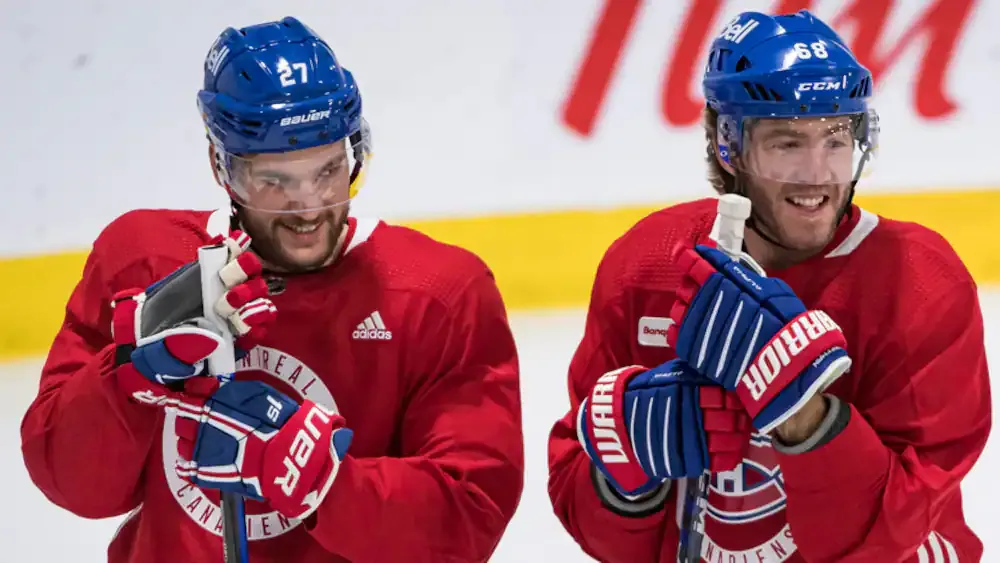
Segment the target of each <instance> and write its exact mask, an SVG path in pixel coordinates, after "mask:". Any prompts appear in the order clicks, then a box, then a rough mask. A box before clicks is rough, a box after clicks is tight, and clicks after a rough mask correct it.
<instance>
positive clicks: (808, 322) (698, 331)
mask: <svg viewBox="0 0 1000 563" xmlns="http://www.w3.org/2000/svg"><path fill="white" fill-rule="evenodd" d="M676 262H677V265H678V266H679V267H680V269H681V270H682V271H684V272H685V275H684V282H682V284H681V288H680V289H679V290H678V292H677V298H678V301H677V303H675V304H674V307H673V310H671V312H670V317H671V318H672V319H673V320H674V322H675V324H674V325H673V326H671V328H670V329H669V330H668V333H667V338H668V342H669V343H670V345H671V346H672V347H673V348H674V350H675V351H676V353H677V356H678V357H679V358H682V359H684V360H685V361H686V362H687V363H688V365H690V366H691V368H692V369H694V370H695V371H697V372H698V373H699V374H701V375H703V376H705V377H707V378H708V379H710V380H712V381H714V382H716V383H718V384H719V385H722V386H723V387H724V388H726V389H728V390H731V391H735V392H736V394H737V395H738V396H739V398H740V401H741V402H742V403H743V406H744V407H745V408H746V410H747V413H748V414H749V415H750V417H751V418H752V419H753V425H754V427H755V428H757V429H758V430H759V431H760V432H761V433H763V434H767V433H769V432H770V431H771V430H773V429H774V428H776V427H778V426H779V425H780V424H781V423H782V422H784V421H785V420H787V419H788V418H789V417H791V416H792V415H793V414H795V413H796V412H797V411H798V410H799V409H800V408H802V406H803V405H805V403H806V402H807V401H808V400H809V399H810V398H811V397H812V396H813V395H815V394H816V393H819V392H821V391H823V390H824V389H826V388H827V387H828V386H829V385H830V384H831V383H833V382H834V381H836V379H837V378H838V377H840V376H841V375H843V374H844V373H845V372H846V371H847V370H848V369H850V367H851V358H850V357H849V356H848V355H847V352H846V351H845V350H844V348H845V346H846V345H847V344H846V340H845V339H844V335H843V333H842V332H841V330H840V327H839V326H837V324H836V323H835V322H834V321H833V319H831V318H830V317H829V316H828V315H827V314H826V313H824V312H823V311H809V310H806V307H805V305H804V304H803V303H802V301H801V300H800V299H799V298H798V297H797V296H796V295H795V293H794V292H793V291H792V289H791V288H790V287H789V286H788V284H786V283H785V282H783V281H781V280H780V279H777V278H768V277H765V276H763V275H762V272H761V271H760V267H759V266H757V265H756V263H755V262H754V261H753V260H752V259H751V258H750V257H749V256H744V257H743V258H742V259H741V261H740V262H736V261H734V260H733V259H731V258H730V257H729V256H727V255H726V254H724V253H723V252H721V251H720V250H717V249H715V248H712V247H709V246H703V245H699V246H696V247H695V248H694V249H693V250H692V249H685V250H682V251H680V252H679V253H678V254H677V257H676Z"/></svg>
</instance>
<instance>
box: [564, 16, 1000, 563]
mask: <svg viewBox="0 0 1000 563" xmlns="http://www.w3.org/2000/svg"><path fill="white" fill-rule="evenodd" d="M703 87H704V93H705V97H706V99H707V107H706V109H705V129H706V132H707V140H708V161H709V166H710V172H711V173H710V178H711V181H712V184H713V187H714V188H715V189H716V191H717V192H719V193H720V194H729V193H734V194H739V195H742V196H745V197H746V198H748V199H749V200H750V201H751V203H752V206H751V214H750V218H749V219H748V220H747V223H746V227H747V228H746V229H745V239H744V241H745V244H744V252H745V254H744V255H743V256H737V258H738V260H733V259H731V258H730V257H729V255H727V254H724V253H723V252H721V251H720V250H718V249H717V248H716V245H715V243H714V242H713V241H714V240H715V238H714V235H713V227H714V226H715V222H716V208H717V200H716V199H714V198H712V199H706V200H701V201H694V202H688V203H683V204H680V205H676V206H672V207H669V208H666V209H663V210H661V211H658V212H656V213H653V214H651V215H650V216H648V217H646V218H644V219H643V220H641V221H640V222H639V223H638V224H636V225H635V226H634V227H633V228H632V229H631V230H629V231H628V232H627V233H626V234H625V235H623V236H622V237H621V238H620V239H619V240H617V241H616V242H615V243H614V244H613V245H612V246H611V247H610V248H609V249H608V251H607V253H606V254H605V256H604V258H603V260H602V262H601V264H600V266H599V269H598V272H597V276H596V280H595V282H594V286H593V293H592V296H591V302H590V308H589V312H588V315H587V320H586V327H585V333H584V336H583V339H582V341H581V343H580V345H579V348H578V349H577V351H576V354H575V356H574V358H573V360H572V363H571V365H570V368H569V390H570V402H571V410H570V411H569V412H568V413H566V415H565V417H563V418H562V419H561V420H559V421H558V422H557V423H556V424H555V426H554V428H553V429H552V432H551V435H550V442H549V447H550V449H549V470H550V474H549V492H550V496H551V500H552V503H553V506H554V509H555V513H556V514H557V516H558V517H559V519H560V520H561V521H562V523H563V525H564V526H565V528H566V530H567V531H568V532H569V533H570V534H571V535H572V536H573V538H574V539H575V540H576V541H577V542H578V543H579V545H580V546H581V547H582V549H583V550H584V551H585V552H586V553H588V554H589V555H591V556H593V557H595V558H597V559H599V560H600V561H608V562H640V561H649V562H653V561H671V560H677V559H675V558H677V557H678V555H680V558H681V559H683V560H689V561H691V560H698V559H703V560H704V561H712V562H719V563H731V562H737V563H749V562H753V563H761V562H770V563H774V562H781V561H786V562H810V563H814V562H822V561H865V562H889V561H913V562H918V561H919V562H945V561H950V562H958V561H978V560H979V559H980V557H981V554H982V544H981V542H980V540H979V539H977V537H976V535H975V534H974V533H973V531H972V530H970V528H969V526H968V525H967V524H966V522H965V521H964V517H963V514H962V500H961V491H960V490H959V484H960V483H961V481H962V479H963V477H964V476H965V475H966V474H967V473H968V472H969V470H970V468H971V467H972V466H973V464H974V463H975V461H976V460H977V458H978V457H979V455H980V453H981V452H982V450H983V447H984V445H985V444H986V440H987V436H988V434H989V431H990V427H991V418H990V416H991V415H990V388H989V377H988V373H987V365H986V355H985V350H984V340H983V323H982V317H981V312H980V307H979V302H978V296H977V290H976V286H975V284H974V283H973V280H972V279H971V277H970V275H969V273H968V271H967V269H966V268H965V266H964V265H963V264H962V262H961V261H960V260H959V258H958V257H957V256H956V254H955V252H954V251H953V250H952V249H951V247H950V246H949V245H948V243H947V242H946V241H945V240H944V239H943V238H942V237H941V236H940V235H938V234H936V233H935V232H933V231H931V230H929V229H927V228H924V227H922V226H920V225H916V224H912V223H904V222H900V221H895V220H889V219H886V218H884V217H879V216H877V215H874V214H872V213H870V212H868V211H865V210H864V209H861V208H859V207H858V206H857V205H854V204H853V203H852V196H853V194H854V189H855V185H856V184H857V182H858V181H859V179H860V178H861V175H862V173H863V172H866V171H867V170H868V169H869V167H870V165H871V160H872V157H873V156H874V151H875V149H876V147H877V143H878V119H877V117H876V113H875V111H874V110H873V109H872V108H871V107H870V106H869V101H870V99H871V95H872V91H873V84H872V76H871V74H870V72H869V71H868V70H867V69H865V68H864V67H863V66H862V65H861V64H859V63H858V61H857V60H856V59H855V57H854V55H853V54H852V53H851V51H850V50H849V49H848V47H847V46H845V43H844V42H843V40H842V39H841V38H840V37H839V36H838V35H837V34H836V33H835V32H834V31H833V30H832V29H831V28H830V27H828V26H827V25H826V24H825V23H823V22H822V21H820V20H819V19H817V18H815V17H814V16H812V15H811V14H809V13H808V12H799V13H797V14H794V15H782V16H774V17H772V16H769V15H765V14H762V13H757V12H746V13H742V14H740V15H739V16H738V17H736V18H735V19H734V20H732V21H731V22H730V23H729V24H728V25H727V26H726V27H725V29H724V30H723V31H722V33H721V34H720V35H719V36H718V37H717V38H716V39H715V40H714V42H713V43H712V44H711V48H710V53H709V56H708V61H707V67H706V72H705V75H704V82H703ZM643 366H646V367H643ZM654 366H655V367H654ZM705 470H709V471H711V472H712V476H711V479H710V480H709V483H710V486H709V487H708V498H707V506H705V507H704V526H703V528H702V527H698V528H689V527H688V524H687V523H685V522H684V521H683V519H682V516H683V515H684V514H685V513H686V511H687V509H688V503H687V502H685V499H686V495H687V492H688V490H687V484H686V483H687V482H688V480H689V479H692V478H697V477H698V476H699V475H701V474H702V472H703V471H705ZM679 499H680V500H679ZM700 531H703V532H704V533H703V535H701V534H700V533H699V532H700ZM693 536H701V540H700V541H701V545H700V548H695V549H694V550H693V552H692V557H687V555H686V554H685V553H684V552H683V550H681V549H679V544H685V546H682V547H686V546H687V545H692V540H691V537H693ZM679 551H680V553H678V552H679Z"/></svg>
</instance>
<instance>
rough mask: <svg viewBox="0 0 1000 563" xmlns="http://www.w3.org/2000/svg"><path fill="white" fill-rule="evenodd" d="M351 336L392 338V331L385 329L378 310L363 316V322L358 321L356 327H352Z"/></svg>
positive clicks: (375, 338) (367, 338) (363, 338)
mask: <svg viewBox="0 0 1000 563" xmlns="http://www.w3.org/2000/svg"><path fill="white" fill-rule="evenodd" d="M351 336H352V337H353V338H354V339H355V340H392V332H391V331H388V330H386V329H385V323H383V322H382V315H380V314H379V313H378V311H375V312H374V313H372V314H370V315H368V316H367V317H365V320H364V322H361V323H358V328H356V329H354V332H353V333H351Z"/></svg>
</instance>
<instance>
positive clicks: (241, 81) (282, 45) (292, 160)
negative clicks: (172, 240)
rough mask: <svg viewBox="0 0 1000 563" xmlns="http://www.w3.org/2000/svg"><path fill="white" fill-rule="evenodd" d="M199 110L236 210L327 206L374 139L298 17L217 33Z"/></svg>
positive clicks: (330, 60) (338, 72) (350, 188)
mask: <svg viewBox="0 0 1000 563" xmlns="http://www.w3.org/2000/svg"><path fill="white" fill-rule="evenodd" d="M198 108H199V110H200V111H201V115H202V118H203V120H204V123H205V128H206V129H207V131H208V136H209V139H210V141H211V143H212V148H213V153H214V164H215V168H216V174H217V177H218V179H219V181H220V183H221V184H222V185H223V186H224V187H225V188H226V189H227V191H228V192H229V194H230V196H231V197H232V198H233V200H234V201H235V202H236V203H238V204H239V205H242V206H245V207H248V208H251V209H260V210H264V211H272V212H302V211H307V210H316V209H323V208H328V207H331V206H334V205H340V204H343V203H345V202H347V201H349V200H350V199H351V198H353V197H354V196H355V195H356V194H357V191H358V189H359V188H360V187H361V184H362V182H363V181H364V174H365V166H366V164H367V161H368V160H370V153H371V138H370V132H369V128H368V124H367V123H366V121H365V119H364V118H363V117H362V115H361V94H360V92H359V91H358V85H357V84H356V83H355V81H354V76H353V75H352V74H351V73H350V72H349V71H348V70H347V69H345V68H343V67H342V66H341V65H340V63H339V61H338V60H337V57H336V55H335V54H334V52H333V50H332V49H331V48H330V46H329V45H328V44H327V43H326V42H325V41H324V40H323V39H321V38H320V37H319V36H318V35H317V34H316V33H315V32H314V31H313V30H311V29H310V28H308V27H307V26H305V25H304V24H303V23H301V22H300V21H298V20H297V19H295V18H291V17H288V18H284V19H282V20H280V21H276V22H267V23H262V24H258V25H253V26H249V27H245V28H242V29H234V28H228V29H226V30H225V31H223V32H222V34H221V35H219V37H218V38H217V39H216V40H215V43H213V44H212V47H211V49H210V50H209V53H208V56H207V57H206V59H205V78H204V86H203V88H202V90H201V91H199V92H198ZM324 147H325V148H326V149H330V150H325V149H324ZM340 147H343V150H341V149H340ZM279 165H280V166H279ZM337 167H346V168H347V172H348V173H347V174H344V173H343V170H342V169H339V168H337ZM277 168H280V169H277ZM345 179H347V181H345ZM305 188H308V189H305Z"/></svg>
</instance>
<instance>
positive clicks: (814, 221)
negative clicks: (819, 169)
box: [741, 175, 850, 256]
mask: <svg viewBox="0 0 1000 563" xmlns="http://www.w3.org/2000/svg"><path fill="white" fill-rule="evenodd" d="M741 180H742V181H743V182H745V184H744V185H745V186H746V187H747V189H746V190H745V193H746V195H747V197H748V198H749V199H750V203H751V209H752V211H751V221H750V224H751V227H752V228H753V229H754V230H755V231H757V233H758V234H759V235H760V236H761V237H762V238H764V239H765V240H766V241H767V242H768V243H770V244H771V245H772V246H777V247H778V248H777V249H776V250H781V251H785V252H792V253H794V254H796V255H801V256H811V255H813V254H815V253H818V252H820V251H822V249H823V248H824V247H826V245H827V244H829V242H830V241H831V240H832V239H833V237H834V234H835V232H836V230H837V226H838V224H839V222H840V220H841V219H842V217H843V211H844V206H845V205H846V203H847V198H848V195H849V190H850V188H849V187H848V186H823V187H822V189H819V190H818V191H819V192H822V193H824V194H826V195H827V196H828V199H827V200H826V201H825V202H824V203H823V204H822V206H821V209H820V210H819V211H818V213H816V216H815V217H810V218H806V217H804V216H802V215H804V212H803V213H800V212H799V211H800V210H798V209H796V208H794V207H793V206H792V204H791V203H789V202H788V201H787V200H786V197H787V196H788V195H789V194H790V193H795V192H797V191H800V190H796V189H795V187H793V186H782V187H781V188H780V189H778V190H774V189H770V190H769V189H764V188H763V187H761V186H759V185H756V184H755V182H754V181H753V178H752V176H749V175H743V177H742V178H741ZM797 187H798V188H802V186H797ZM817 188H820V187H817Z"/></svg>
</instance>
